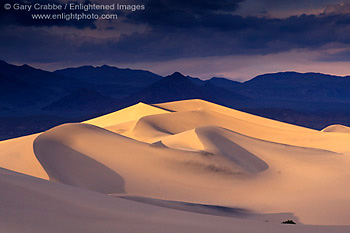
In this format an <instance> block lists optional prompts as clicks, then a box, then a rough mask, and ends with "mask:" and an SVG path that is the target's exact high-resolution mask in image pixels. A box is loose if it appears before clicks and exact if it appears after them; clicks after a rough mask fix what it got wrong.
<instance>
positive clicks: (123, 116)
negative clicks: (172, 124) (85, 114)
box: [83, 102, 168, 128]
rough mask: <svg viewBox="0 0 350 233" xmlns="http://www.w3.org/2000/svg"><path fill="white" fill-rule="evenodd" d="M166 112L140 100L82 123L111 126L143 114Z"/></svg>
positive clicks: (138, 117) (137, 117) (135, 118)
mask: <svg viewBox="0 0 350 233" xmlns="http://www.w3.org/2000/svg"><path fill="white" fill-rule="evenodd" d="M167 112H168V111H166V110H164V109H161V108H158V107H154V106H151V105H148V104H144V103H141V102H140V103H138V104H135V105H132V106H130V107H128V108H124V109H122V110H119V111H116V112H113V113H110V114H107V115H103V116H101V117H97V118H94V119H91V120H87V121H84V122H83V123H87V124H92V125H96V126H99V127H104V128H105V127H111V126H113V125H117V124H120V123H125V122H129V121H135V120H138V119H140V118H141V117H144V116H149V115H155V114H161V113H167Z"/></svg>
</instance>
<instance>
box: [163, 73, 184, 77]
mask: <svg viewBox="0 0 350 233" xmlns="http://www.w3.org/2000/svg"><path fill="white" fill-rule="evenodd" d="M165 78H186V77H185V76H184V75H183V74H181V73H180V72H174V73H173V74H171V75H168V76H166V77H165Z"/></svg>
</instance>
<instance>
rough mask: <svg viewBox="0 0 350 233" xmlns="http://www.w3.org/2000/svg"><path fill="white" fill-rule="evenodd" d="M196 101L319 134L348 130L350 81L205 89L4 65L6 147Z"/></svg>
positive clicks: (286, 80) (270, 81) (0, 125)
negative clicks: (139, 110) (132, 112)
mask: <svg viewBox="0 0 350 233" xmlns="http://www.w3.org/2000/svg"><path fill="white" fill-rule="evenodd" d="M194 98H195V99H203V100H207V101H210V102H214V103H217V104H220V105H224V106H228V107H232V108H236V109H239V110H242V111H246V112H250V113H253V114H257V115H260V116H263V117H268V118H272V119H276V120H280V121H284V122H289V123H293V124H297V125H302V126H306V127H311V128H315V129H321V128H324V127H325V126H327V125H329V124H333V123H339V124H345V125H349V122H350V105H349V104H350V77H338V76H331V75H325V74H318V73H304V74H302V73H296V72H282V73H275V74H265V75H259V76H257V77H255V78H253V79H251V80H249V81H246V82H243V83H240V82H236V81H232V80H228V79H225V78H212V79H210V80H206V81H203V80H201V79H198V78H193V77H190V76H183V75H182V74H180V73H178V72H175V73H174V74H172V75H169V76H167V77H164V78H162V77H161V76H159V75H156V74H153V73H151V72H148V71H142V70H131V69H119V68H116V67H110V66H106V65H105V66H101V67H92V66H83V67H78V68H68V69H64V70H58V71H55V72H48V71H44V70H40V69H35V68H33V67H30V66H28V65H23V66H16V65H11V64H8V63H6V62H3V61H0V139H7V138H12V137H17V136H22V135H25V134H31V133H35V132H40V131H43V130H45V129H48V128H50V127H53V126H55V125H57V124H61V123H64V122H74V121H82V120H85V119H88V118H92V117H96V116H98V115H102V114H106V113H109V112H112V111H116V110H119V109H121V108H124V107H127V106H130V105H132V104H135V103H138V102H141V101H142V102H145V103H159V102H167V101H176V100H184V99H194ZM36 119H40V120H36Z"/></svg>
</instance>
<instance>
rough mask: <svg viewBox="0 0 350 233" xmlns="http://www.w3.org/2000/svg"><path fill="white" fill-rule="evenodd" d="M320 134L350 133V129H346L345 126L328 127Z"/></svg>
mask: <svg viewBox="0 0 350 233" xmlns="http://www.w3.org/2000/svg"><path fill="white" fill-rule="evenodd" d="M322 132H332V133H350V127H347V126H345V125H330V126H327V127H326V128H324V129H323V130H322Z"/></svg>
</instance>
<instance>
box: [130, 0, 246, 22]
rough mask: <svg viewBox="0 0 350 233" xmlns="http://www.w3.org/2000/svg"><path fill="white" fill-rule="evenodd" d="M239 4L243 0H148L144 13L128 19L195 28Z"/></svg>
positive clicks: (233, 9) (235, 7) (234, 8)
mask: <svg viewBox="0 0 350 233" xmlns="http://www.w3.org/2000/svg"><path fill="white" fill-rule="evenodd" d="M139 2H140V3H142V2H144V1H139ZM241 2H243V0H223V1H216V0H203V1H198V0H177V1H174V0H149V1H147V4H146V6H147V8H146V10H145V11H141V12H137V13H136V14H129V15H128V19H129V20H130V22H133V23H148V24H151V25H162V26H171V27H185V28H187V27H196V26H198V24H200V21H201V20H203V18H204V17H206V16H210V15H211V14H215V13H217V12H221V13H223V14H225V13H230V12H234V11H235V10H236V9H237V8H238V7H239V4H240V3H241Z"/></svg>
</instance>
